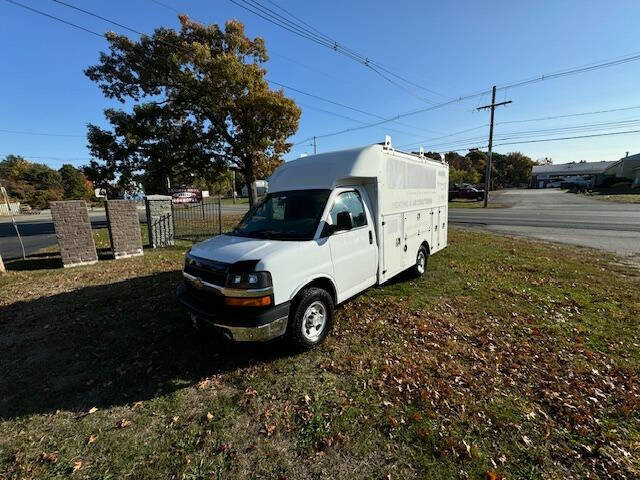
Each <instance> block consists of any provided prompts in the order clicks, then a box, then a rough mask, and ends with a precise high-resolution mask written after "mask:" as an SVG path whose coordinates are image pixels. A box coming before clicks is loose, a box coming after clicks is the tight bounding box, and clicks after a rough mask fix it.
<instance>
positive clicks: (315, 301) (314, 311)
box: [287, 287, 333, 350]
mask: <svg viewBox="0 0 640 480" xmlns="http://www.w3.org/2000/svg"><path fill="white" fill-rule="evenodd" d="M332 324H333V299H332V298H331V295H329V293H328V292H327V291H326V290H323V289H321V288H315V287H311V288H305V289H304V290H303V291H302V292H300V293H299V294H298V297H297V299H296V301H295V302H294V306H293V309H292V311H291V313H290V314H289V325H288V326H287V338H288V340H289V343H291V344H292V345H293V346H294V347H295V348H298V349H303V350H310V349H312V348H314V347H315V346H317V345H320V344H321V343H322V342H323V341H324V339H325V338H326V337H327V335H328V334H329V330H330V329H331V325H332Z"/></svg>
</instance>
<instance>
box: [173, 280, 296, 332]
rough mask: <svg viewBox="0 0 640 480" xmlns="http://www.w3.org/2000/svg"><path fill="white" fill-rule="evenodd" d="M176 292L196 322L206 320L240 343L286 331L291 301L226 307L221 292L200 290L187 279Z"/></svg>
mask: <svg viewBox="0 0 640 480" xmlns="http://www.w3.org/2000/svg"><path fill="white" fill-rule="evenodd" d="M176 295H177V297H178V301H179V302H180V303H181V304H182V305H184V306H185V307H186V308H187V310H189V313H190V314H191V318H192V320H194V322H196V323H200V322H205V323H207V324H208V325H210V326H212V327H214V328H215V329H217V330H220V331H221V332H222V333H223V334H224V335H225V336H227V337H229V338H231V339H233V340H235V341H238V342H266V341H268V340H271V339H274V338H277V337H280V336H282V335H284V333H285V332H286V330H287V323H288V319H289V302H285V303H282V304H280V305H276V306H270V307H266V308H260V307H248V308H240V307H226V306H225V305H224V296H222V295H221V294H220V292H216V291H211V290H209V289H205V290H198V289H195V287H193V286H190V285H188V284H187V283H186V282H182V283H180V285H178V289H177V291H176Z"/></svg>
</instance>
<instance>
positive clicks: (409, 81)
mask: <svg viewBox="0 0 640 480" xmlns="http://www.w3.org/2000/svg"><path fill="white" fill-rule="evenodd" d="M267 2H269V3H270V4H271V5H273V6H275V7H276V8H278V9H280V10H282V11H283V12H285V13H286V14H287V15H289V16H290V17H292V18H294V19H295V20H297V21H299V22H300V23H302V24H303V25H306V26H307V27H309V28H310V29H311V30H313V31H314V32H316V33H318V34H320V35H322V36H324V37H325V38H327V39H328V40H330V41H332V42H334V44H336V43H338V42H336V41H335V40H333V39H332V38H331V37H328V36H326V35H324V34H323V33H322V32H320V31H319V30H318V29H317V28H315V27H313V26H312V25H310V24H308V23H307V22H305V21H304V20H302V19H301V18H299V17H297V16H295V15H294V14H293V13H291V12H289V11H288V10H286V9H284V8H283V7H281V6H280V5H278V4H277V3H275V2H274V1H272V0H267ZM341 48H343V49H344V50H346V51H348V52H351V53H353V54H355V55H359V54H357V52H354V51H353V50H351V49H349V48H346V47H344V46H342V45H341ZM360 57H361V58H364V59H365V60H368V61H369V63H373V64H374V65H376V66H377V67H378V68H379V69H381V70H383V71H385V72H387V73H389V74H391V75H393V76H395V77H396V78H398V79H400V80H402V81H404V82H406V83H408V84H409V85H413V86H414V87H417V88H421V89H422V90H425V91H427V92H430V93H433V94H434V95H438V96H441V97H445V98H448V97H447V96H446V95H443V94H441V93H439V92H436V91H435V90H431V89H429V88H426V87H424V86H423V85H419V84H417V83H414V82H412V81H411V80H408V79H407V78H404V77H402V76H400V75H397V74H396V73H394V72H392V71H390V70H388V69H387V67H385V66H384V65H382V64H380V63H378V62H374V61H373V60H371V59H369V58H366V57H362V55H360Z"/></svg>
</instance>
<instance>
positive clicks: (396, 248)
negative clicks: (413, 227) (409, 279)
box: [382, 213, 404, 279]
mask: <svg viewBox="0 0 640 480" xmlns="http://www.w3.org/2000/svg"><path fill="white" fill-rule="evenodd" d="M382 220H383V221H384V227H383V228H384V243H383V244H384V252H383V257H384V268H383V269H382V271H383V275H384V278H385V279H386V278H389V277H390V276H393V275H395V274H396V273H398V272H400V271H402V270H404V250H403V246H404V242H403V237H404V227H403V222H404V218H403V215H402V214H400V213H397V214H395V215H385V216H384V218H383V219H382Z"/></svg>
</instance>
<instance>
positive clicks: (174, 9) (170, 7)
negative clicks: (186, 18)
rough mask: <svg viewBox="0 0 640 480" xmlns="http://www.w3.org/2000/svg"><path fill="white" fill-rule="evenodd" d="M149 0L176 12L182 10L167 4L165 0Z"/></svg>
mask: <svg viewBox="0 0 640 480" xmlns="http://www.w3.org/2000/svg"><path fill="white" fill-rule="evenodd" d="M149 1H150V2H153V3H155V4H156V5H160V6H161V7H164V8H166V9H167V10H171V11H172V12H174V13H180V10H178V9H177V8H173V7H172V6H170V5H167V4H165V3H163V2H159V1H158V0H149Z"/></svg>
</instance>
